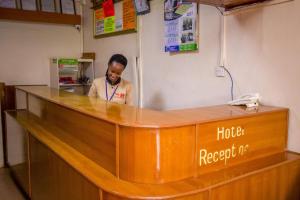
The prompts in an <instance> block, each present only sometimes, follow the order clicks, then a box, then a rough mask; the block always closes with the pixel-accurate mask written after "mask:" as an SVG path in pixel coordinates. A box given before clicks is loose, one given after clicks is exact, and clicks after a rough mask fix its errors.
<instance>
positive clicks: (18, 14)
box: [0, 8, 81, 25]
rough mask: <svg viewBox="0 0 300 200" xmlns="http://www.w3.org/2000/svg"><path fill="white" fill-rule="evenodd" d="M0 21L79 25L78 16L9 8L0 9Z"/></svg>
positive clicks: (79, 19)
mask: <svg viewBox="0 0 300 200" xmlns="http://www.w3.org/2000/svg"><path fill="white" fill-rule="evenodd" d="M0 19H7V20H16V21H31V22H44V23H55V24H70V25H78V24H81V16H80V15H68V14H60V13H51V12H41V11H29V10H19V9H11V8H0Z"/></svg>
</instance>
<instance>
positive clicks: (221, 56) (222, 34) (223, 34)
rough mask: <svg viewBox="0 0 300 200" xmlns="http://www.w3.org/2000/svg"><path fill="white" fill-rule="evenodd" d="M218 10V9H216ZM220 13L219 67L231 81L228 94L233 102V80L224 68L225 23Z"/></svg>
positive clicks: (223, 16) (225, 63)
mask: <svg viewBox="0 0 300 200" xmlns="http://www.w3.org/2000/svg"><path fill="white" fill-rule="evenodd" d="M218 10H219V9H218ZM219 11H220V13H221V18H222V20H221V22H222V23H221V32H220V41H221V52H220V67H222V68H223V69H224V70H225V71H226V73H227V74H228V75H229V77H230V81H231V88H230V94H231V100H233V78H232V75H231V73H230V72H229V70H228V69H227V68H226V66H227V62H226V56H227V55H226V21H225V15H224V14H223V12H221V10H219Z"/></svg>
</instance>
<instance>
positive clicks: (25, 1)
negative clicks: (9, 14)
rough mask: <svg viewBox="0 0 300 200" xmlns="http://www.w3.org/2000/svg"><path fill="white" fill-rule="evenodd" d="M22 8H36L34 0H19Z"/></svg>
mask: <svg viewBox="0 0 300 200" xmlns="http://www.w3.org/2000/svg"><path fill="white" fill-rule="evenodd" d="M21 8H22V10H38V9H37V4H36V0H21Z"/></svg>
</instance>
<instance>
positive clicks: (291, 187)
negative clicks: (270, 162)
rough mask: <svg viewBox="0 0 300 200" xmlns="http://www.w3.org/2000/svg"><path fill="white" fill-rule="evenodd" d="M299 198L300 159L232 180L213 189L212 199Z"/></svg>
mask: <svg viewBox="0 0 300 200" xmlns="http://www.w3.org/2000/svg"><path fill="white" fill-rule="evenodd" d="M240 199H244V200H247V199H249V200H252V199H255V200H269V199H276V200H299V199H300V161H299V160H297V161H295V162H292V163H288V164H286V165H282V166H279V167H276V168H272V169H270V170H267V171H263V172H261V173H256V174H254V175H252V176H249V177H245V178H242V179H240V180H237V181H233V182H230V183H228V184H225V185H222V186H220V187H217V188H214V189H212V191H211V200H240Z"/></svg>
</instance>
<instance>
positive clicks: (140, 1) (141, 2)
mask: <svg viewBox="0 0 300 200" xmlns="http://www.w3.org/2000/svg"><path fill="white" fill-rule="evenodd" d="M134 7H135V11H136V14H137V15H144V14H146V13H149V12H150V4H149V1H148V0H134Z"/></svg>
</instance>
